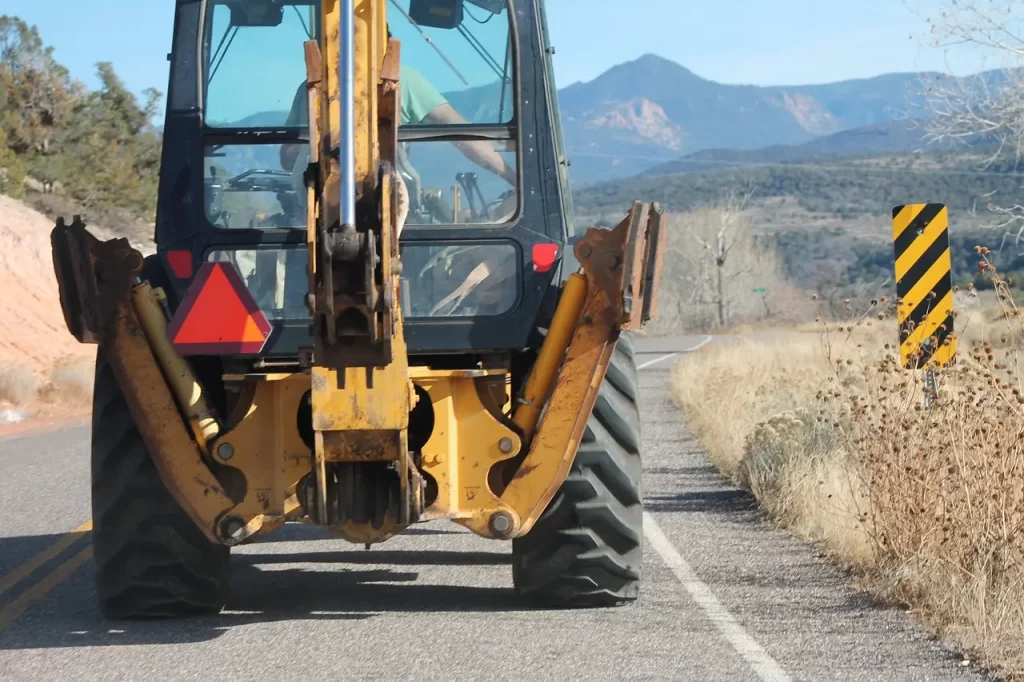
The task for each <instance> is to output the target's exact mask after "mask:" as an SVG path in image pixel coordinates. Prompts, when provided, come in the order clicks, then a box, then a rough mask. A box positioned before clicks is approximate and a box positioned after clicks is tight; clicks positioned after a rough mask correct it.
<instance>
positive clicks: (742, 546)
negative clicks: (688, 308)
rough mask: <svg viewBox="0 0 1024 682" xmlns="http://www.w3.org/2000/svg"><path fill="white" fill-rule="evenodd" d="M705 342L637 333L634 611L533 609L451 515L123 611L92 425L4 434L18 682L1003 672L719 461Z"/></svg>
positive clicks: (302, 535) (241, 565)
mask: <svg viewBox="0 0 1024 682" xmlns="http://www.w3.org/2000/svg"><path fill="white" fill-rule="evenodd" d="M705 342H707V339H704V338H701V337H697V338H692V337H691V338H672V339H645V340H642V341H640V343H639V344H638V350H639V351H640V353H639V355H638V363H639V365H640V367H642V368H643V369H642V372H641V373H642V378H641V390H642V413H643V429H644V431H643V438H644V443H645V447H646V450H645V453H644V454H645V458H646V460H645V478H644V493H645V497H646V509H647V512H646V516H645V536H646V538H645V539H646V541H645V546H644V566H643V571H644V584H643V587H642V590H641V598H640V599H639V601H638V602H636V603H635V604H633V605H631V606H627V607H622V608H617V609H604V610H591V611H559V610H532V609H528V608H524V607H522V606H520V605H519V604H518V603H517V601H516V599H515V596H514V594H513V593H512V579H511V567H510V564H509V551H510V546H509V543H500V542H495V541H488V540H484V539H481V538H478V537H476V536H474V535H472V534H470V533H468V532H463V531H461V530H459V529H458V527H456V526H455V525H454V524H447V523H432V524H425V525H423V526H420V527H418V528H417V529H415V530H413V531H411V532H409V533H407V534H405V535H402V536H400V537H398V538H395V539H392V540H391V541H389V542H387V543H385V544H384V545H380V546H379V548H377V549H373V550H370V551H365V550H363V549H362V548H361V547H356V546H353V545H349V544H347V543H345V542H344V541H340V540H335V539H330V538H328V537H326V536H324V535H323V534H321V533H318V532H316V529H313V528H308V527H298V528H292V527H288V528H286V529H283V530H280V531H278V532H277V533H275V534H274V535H272V536H270V538H269V541H267V542H264V543H260V544H254V545H249V546H245V547H242V548H240V549H237V550H235V552H234V554H233V564H234V571H235V579H234V584H233V594H232V597H231V600H230V603H229V606H228V608H227V609H226V610H225V612H224V613H222V614H221V615H220V616H217V617H211V618H204V619H198V620H187V621H175V622H161V623H146V622H143V623H128V624H125V623H109V622H105V621H103V620H102V619H101V618H100V617H99V615H98V612H97V609H96V606H95V603H94V591H93V584H92V579H93V576H92V562H91V555H90V551H91V550H90V547H89V539H88V530H87V529H88V527H89V525H88V521H89V508H90V503H89V492H88V491H89V474H88V472H89V464H88V451H87V444H88V431H87V429H84V428H74V429H67V430H63V431H58V432H54V433H50V434H44V435H39V434H37V435H28V436H22V437H16V438H10V439H6V440H3V441H0V680H33V681H36V680H67V679H71V680H76V682H78V681H85V680H104V681H108V680H115V679H140V680H155V679H160V680H164V679H198V678H201V679H203V680H209V681H213V680H222V679H223V680H264V679H280V680H288V679H299V680H306V679H325V678H329V679H346V680H348V679H432V678H433V679H436V678H438V677H446V678H449V679H460V680H462V679H465V680H469V679H472V680H494V679H516V680H521V679H530V680H541V679H544V680H547V679H551V680H566V679H595V678H598V679H616V680H618V679H672V680H684V679H685V680H691V679H692V680H787V679H792V680H900V681H904V682H905V681H910V680H961V679H984V678H983V677H982V675H981V674H980V673H978V672H977V671H974V670H973V669H972V668H971V667H970V666H965V665H962V662H961V660H960V657H958V656H956V655H954V654H953V653H951V652H949V651H947V650H945V649H944V648H943V647H941V646H940V645H938V644H936V643H935V642H933V641H931V640H929V639H928V638H927V637H926V636H925V635H924V634H922V633H921V632H920V631H919V630H918V629H917V628H915V627H914V626H913V625H912V624H911V622H910V621H909V619H908V617H907V616H906V615H904V614H902V613H900V612H899V611H897V610H894V609H880V608H878V607H875V606H872V605H871V604H870V603H869V601H868V600H867V599H866V598H865V597H863V596H860V595H858V594H857V593H855V592H854V591H853V590H852V589H851V588H850V587H848V586H847V583H846V581H845V580H844V579H843V577H842V576H841V575H840V574H839V572H838V571H836V570H834V569H832V568H830V567H829V566H828V565H827V564H826V563H825V562H824V561H823V560H821V559H819V558H816V557H815V556H814V553H813V552H812V550H811V549H809V548H808V547H806V546H804V545H803V544H801V543H799V542H796V541H794V540H793V539H791V538H790V537H789V536H788V535H787V534H785V533H784V532H781V531H777V530H773V529H771V528H770V527H769V526H768V525H767V524H766V523H765V522H764V520H763V519H762V518H761V517H760V516H759V515H758V513H757V512H756V511H755V509H754V507H753V504H752V502H751V499H750V498H749V497H748V496H747V495H746V494H744V493H741V492H739V491H737V490H734V489H732V488H730V487H729V486H727V485H726V484H724V483H723V482H722V480H721V479H720V478H719V477H718V476H717V475H716V472H715V470H714V469H713V468H712V467H711V465H710V464H709V463H708V461H707V459H706V458H705V456H704V455H703V453H701V451H700V449H699V447H698V446H697V445H696V444H695V442H694V440H693V438H692V436H691V435H690V434H689V433H688V432H687V430H686V429H685V427H684V426H683V425H682V424H681V422H680V419H679V413H678V411H677V409H676V408H675V406H674V405H673V404H672V402H671V400H670V398H669V394H668V391H667V379H668V373H669V369H670V366H671V364H672V359H673V354H676V353H682V352H686V351H688V350H692V349H694V348H695V347H697V346H699V345H701V344H702V343H705ZM75 529H78V532H74V531H75ZM41 553H42V556H41V557H40V554H41Z"/></svg>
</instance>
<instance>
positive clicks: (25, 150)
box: [0, 15, 84, 155]
mask: <svg viewBox="0 0 1024 682" xmlns="http://www.w3.org/2000/svg"><path fill="white" fill-rule="evenodd" d="M83 92H84V88H83V87H82V86H81V84H78V83H76V82H74V81H72V79H71V76H70V74H69V73H68V70H67V69H66V68H64V67H63V66H62V65H61V64H59V63H58V62H57V60H56V59H54V57H53V48H52V47H48V46H45V45H43V41H42V38H41V37H40V35H39V31H38V30H37V29H36V27H34V26H29V25H28V24H26V23H25V22H24V21H23V20H21V19H19V18H17V17H11V16H7V15H0V102H2V104H3V106H2V107H0V128H2V129H3V131H4V132H5V133H6V136H7V145H8V146H9V147H10V148H11V149H12V150H13V151H14V152H15V153H17V154H21V155H41V154H48V153H52V152H53V151H54V149H53V145H54V142H55V140H56V138H57V137H58V136H59V133H60V131H61V130H62V129H63V128H64V127H65V126H66V125H67V124H68V122H69V121H70V118H71V115H72V112H73V110H74V107H75V103H76V102H77V101H79V100H80V98H81V96H82V93H83Z"/></svg>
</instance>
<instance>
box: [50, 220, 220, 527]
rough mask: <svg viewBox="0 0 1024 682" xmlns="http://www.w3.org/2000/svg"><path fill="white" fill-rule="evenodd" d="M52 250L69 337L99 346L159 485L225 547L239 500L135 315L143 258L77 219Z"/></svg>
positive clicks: (60, 227) (58, 231)
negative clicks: (226, 527)
mask: <svg viewBox="0 0 1024 682" xmlns="http://www.w3.org/2000/svg"><path fill="white" fill-rule="evenodd" d="M51 243H52V244H53V247H54V270H55V272H56V274H57V277H58V281H63V290H62V306H64V307H65V310H66V311H68V312H70V315H68V317H69V318H70V319H69V320H68V322H69V324H68V328H69V330H70V331H71V332H72V334H75V336H76V338H79V339H80V340H83V339H85V340H86V341H84V342H92V343H98V344H99V347H100V352H102V353H103V354H104V357H106V359H107V361H108V362H109V363H110V365H111V368H112V369H113V371H114V376H115V377H116V378H117V382H118V385H119V386H120V388H121V391H122V392H123V393H124V396H125V400H126V402H127V403H128V406H129V409H130V411H131V414H132V417H133V419H134V420H135V423H136V425H137V426H138V428H139V432H140V434H141V435H142V438H143V441H144V442H145V444H146V448H147V449H148V451H149V453H150V456H151V457H152V458H153V463H154V464H155V465H156V468H157V471H158V472H159V474H160V479H161V480H162V481H163V483H164V485H165V486H166V487H167V489H168V491H169V492H170V494H171V495H172V496H173V497H174V499H175V501H176V502H177V503H178V504H179V505H180V506H181V507H182V509H184V510H185V511H186V513H188V515H189V516H190V517H191V518H192V519H193V520H194V521H195V522H196V525H198V526H199V528H200V529H201V530H202V531H203V533H204V534H206V536H207V537H208V538H209V539H210V540H212V541H215V542H223V541H224V539H225V538H224V537H223V535H222V534H221V532H220V530H221V529H220V520H221V518H222V517H223V516H225V515H226V514H227V513H228V512H229V511H230V510H231V509H232V508H233V507H234V506H235V504H236V503H237V502H238V501H239V500H235V499H232V498H231V496H230V495H229V494H228V492H227V491H226V490H225V488H224V487H223V486H222V485H221V483H220V481H218V480H217V477H216V476H214V474H213V473H212V472H211V470H210V468H209V467H208V466H207V464H206V462H205V461H204V460H203V455H202V453H201V452H200V450H199V448H198V447H197V445H196V443H195V441H194V440H193V438H192V437H191V435H190V433H189V429H188V427H187V426H186V425H185V423H184V421H183V420H182V418H181V414H180V412H179V411H178V406H177V405H176V404H175V400H174V397H173V396H172V395H171V391H170V388H169V387H168V385H167V381H166V379H165V378H164V376H163V373H162V372H161V370H160V365H159V362H158V361H157V358H156V356H155V355H154V353H153V350H152V348H150V345H149V341H148V339H147V338H146V334H145V332H144V331H143V329H142V326H141V325H140V324H139V320H138V317H137V316H136V314H135V309H134V305H133V302H132V287H133V285H134V283H135V281H136V279H137V278H138V275H139V272H140V271H141V268H142V262H143V261H142V255H141V254H140V253H139V252H138V251H136V250H134V249H132V248H131V246H130V245H129V243H128V241H127V240H126V239H114V240H110V241H106V242H101V241H99V240H98V239H96V238H95V237H94V236H92V235H91V234H89V232H88V231H87V230H86V229H85V225H84V224H82V222H81V221H79V220H76V221H74V222H73V223H72V225H70V226H67V225H64V224H63V222H62V221H61V222H58V224H57V226H56V227H55V228H54V230H53V232H52V234H51ZM72 278H73V279H72ZM66 315H67V313H66ZM76 331H77V332H78V333H76ZM90 340H91V341H90ZM175 417H176V418H175Z"/></svg>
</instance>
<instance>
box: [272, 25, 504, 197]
mask: <svg viewBox="0 0 1024 682" xmlns="http://www.w3.org/2000/svg"><path fill="white" fill-rule="evenodd" d="M388 35H389V36H390V32H389V33H388ZM399 77H400V78H401V81H400V82H401V94H402V104H401V108H402V122H401V125H416V124H424V123H426V124H435V125H456V124H459V123H468V121H467V120H466V119H464V118H463V117H462V116H461V115H460V114H459V112H457V111H456V110H455V108H454V107H452V105H451V104H449V103H448V101H447V100H445V98H444V96H443V95H442V94H441V93H439V92H438V91H437V89H436V88H435V87H434V86H433V85H431V84H430V81H428V80H427V79H426V78H424V77H423V75H422V74H421V73H420V72H419V71H417V70H416V69H414V68H412V67H411V66H402V67H401V71H400V74H399ZM285 125H288V126H307V125H309V117H308V112H307V107H306V84H305V82H303V83H300V84H299V89H298V91H297V92H296V93H295V99H294V100H292V108H291V111H290V112H289V113H288V120H287V121H286V122H285ZM452 144H453V145H455V146H456V147H457V148H458V150H459V151H460V152H462V153H463V154H464V155H465V157H466V158H467V159H469V160H470V161H472V162H473V163H475V164H476V165H478V166H481V167H483V168H486V169H487V170H489V171H491V172H492V173H494V174H495V175H497V176H499V177H501V178H504V179H505V181H506V182H508V184H509V185H511V186H513V187H515V184H516V171H515V169H514V168H512V167H511V166H509V165H508V164H507V163H506V162H505V159H504V158H502V156H501V154H499V153H498V152H496V151H495V150H494V147H493V146H491V144H490V143H489V142H487V141H486V140H462V141H457V142H452ZM303 146H304V145H301V144H286V145H282V147H281V167H282V168H283V169H285V170H287V171H290V170H292V168H293V167H294V165H295V159H296V158H297V157H298V155H299V150H300V149H301V148H302V147H303Z"/></svg>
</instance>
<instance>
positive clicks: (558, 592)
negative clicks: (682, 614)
mask: <svg viewBox="0 0 1024 682" xmlns="http://www.w3.org/2000/svg"><path fill="white" fill-rule="evenodd" d="M640 444H641V441H640V412H639V407H638V404H637V370H636V360H635V357H634V349H633V339H632V338H631V337H630V336H629V335H628V333H626V332H624V333H622V334H621V335H620V337H619V340H618V342H617V343H616V347H615V351H614V352H613V353H612V358H611V362H610V363H609V365H608V372H607V374H606V375H605V379H604V382H603V383H602V384H601V388H600V391H599V393H598V396H597V400H596V401H595V403H594V409H593V411H592V413H591V415H590V419H589V420H588V422H587V427H586V430H585V432H584V434H583V439H582V442H581V443H580V447H579V450H578V451H577V453H576V458H575V460H574V461H573V465H572V469H571V470H570V472H569V475H568V477H567V478H566V480H565V483H563V484H562V487H561V488H560V489H559V491H558V493H556V494H555V497H554V499H552V500H551V503H550V505H549V506H548V508H547V509H546V510H545V511H544V513H543V514H542V515H541V517H540V518H539V519H538V520H537V523H536V524H535V525H534V526H533V528H532V529H531V530H530V532H529V533H527V534H526V535H524V536H522V537H520V538H516V539H514V540H513V541H512V579H513V583H514V585H515V588H516V591H517V592H518V593H519V594H520V595H521V596H523V597H526V598H529V599H530V600H531V601H534V602H536V603H538V604H539V605H543V606H553V607H600V606H615V605H618V604H622V603H624V602H631V601H634V600H636V598H637V597H638V596H639V592H640V566H641V563H642V560H643V557H642V552H643V549H642V543H643V504H642V497H641V493H642V478H643V467H642V465H641V461H640Z"/></svg>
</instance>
